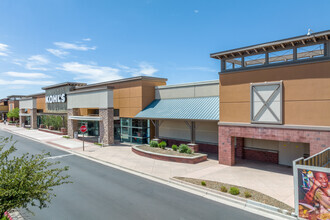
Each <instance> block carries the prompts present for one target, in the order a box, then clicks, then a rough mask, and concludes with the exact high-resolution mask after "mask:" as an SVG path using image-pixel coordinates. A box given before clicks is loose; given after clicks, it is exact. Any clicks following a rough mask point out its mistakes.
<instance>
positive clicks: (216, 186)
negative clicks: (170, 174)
mask: <svg viewBox="0 0 330 220" xmlns="http://www.w3.org/2000/svg"><path fill="white" fill-rule="evenodd" d="M174 178H175V179H178V180H181V181H185V182H188V183H191V184H195V185H199V186H202V182H204V183H205V186H203V187H206V188H209V189H212V190H216V191H218V192H221V187H222V186H224V187H226V188H227V189H228V191H229V189H230V187H236V188H238V189H239V191H240V194H238V195H236V196H238V197H241V198H245V196H244V192H246V191H247V192H249V193H250V194H251V197H250V198H248V199H250V200H254V201H257V202H260V203H264V204H267V205H271V206H275V207H278V208H281V209H285V210H288V211H290V212H294V208H293V207H291V206H289V205H287V204H285V203H283V202H281V201H279V200H277V199H274V198H272V197H270V196H267V195H265V194H263V193H261V192H258V191H255V190H252V189H248V188H245V187H241V186H236V185H232V184H226V183H221V182H216V181H210V180H203V179H194V178H187V177H174ZM226 194H229V193H228V192H227V193H226Z"/></svg>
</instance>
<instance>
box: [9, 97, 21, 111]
mask: <svg viewBox="0 0 330 220" xmlns="http://www.w3.org/2000/svg"><path fill="white" fill-rule="evenodd" d="M8 106H9V109H8V110H9V111H11V110H13V109H14V108H19V101H18V100H11V101H8Z"/></svg>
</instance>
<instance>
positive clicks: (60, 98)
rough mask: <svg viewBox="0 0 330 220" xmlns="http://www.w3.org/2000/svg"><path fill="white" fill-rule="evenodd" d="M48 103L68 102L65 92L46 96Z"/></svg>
mask: <svg viewBox="0 0 330 220" xmlns="http://www.w3.org/2000/svg"><path fill="white" fill-rule="evenodd" d="M45 101H46V103H59V102H66V97H65V94H61V95H49V96H46V97H45Z"/></svg>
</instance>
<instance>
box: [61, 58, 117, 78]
mask: <svg viewBox="0 0 330 220" xmlns="http://www.w3.org/2000/svg"><path fill="white" fill-rule="evenodd" d="M59 69H61V70H64V71H67V72H72V73H74V74H75V75H76V77H75V79H88V80H90V81H92V82H102V81H110V80H116V79H121V78H123V77H122V76H121V75H120V74H119V72H120V70H119V69H117V68H112V67H106V66H98V65H93V64H82V63H78V62H69V63H63V64H62V67H60V68H59Z"/></svg>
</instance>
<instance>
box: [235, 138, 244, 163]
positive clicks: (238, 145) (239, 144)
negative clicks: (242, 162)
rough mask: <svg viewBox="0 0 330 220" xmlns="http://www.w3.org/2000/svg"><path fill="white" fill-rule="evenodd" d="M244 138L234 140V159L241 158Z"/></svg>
mask: <svg viewBox="0 0 330 220" xmlns="http://www.w3.org/2000/svg"><path fill="white" fill-rule="evenodd" d="M243 148H244V138H239V137H238V138H236V152H235V154H236V157H238V158H243V151H244V149H243Z"/></svg>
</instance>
